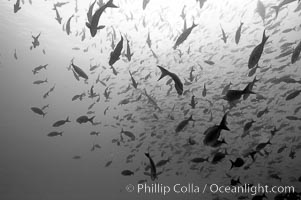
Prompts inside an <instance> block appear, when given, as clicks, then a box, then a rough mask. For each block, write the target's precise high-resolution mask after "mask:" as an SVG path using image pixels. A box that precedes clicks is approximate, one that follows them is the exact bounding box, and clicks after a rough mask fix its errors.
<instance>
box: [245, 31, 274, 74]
mask: <svg viewBox="0 0 301 200" xmlns="http://www.w3.org/2000/svg"><path fill="white" fill-rule="evenodd" d="M268 38H269V36H266V35H265V30H264V31H263V36H262V41H261V43H260V44H259V45H257V46H256V47H255V48H254V49H253V51H252V53H251V55H250V58H249V62H248V67H249V69H251V68H253V67H255V66H256V65H257V64H258V61H259V59H260V57H261V55H262V52H263V48H264V45H265V43H266V41H267V40H268Z"/></svg>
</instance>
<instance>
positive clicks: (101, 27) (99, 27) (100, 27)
mask: <svg viewBox="0 0 301 200" xmlns="http://www.w3.org/2000/svg"><path fill="white" fill-rule="evenodd" d="M104 27H105V26H98V27H97V29H98V30H99V29H103V28H104Z"/></svg>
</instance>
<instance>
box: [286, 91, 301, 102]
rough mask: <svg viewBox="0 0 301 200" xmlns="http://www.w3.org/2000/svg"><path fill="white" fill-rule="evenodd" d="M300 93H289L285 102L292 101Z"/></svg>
mask: <svg viewBox="0 0 301 200" xmlns="http://www.w3.org/2000/svg"><path fill="white" fill-rule="evenodd" d="M300 93H301V90H296V91H294V92H292V93H290V94H289V95H287V97H286V98H285V100H286V101H289V100H292V99H294V98H295V97H297V96H298V95H299V94H300Z"/></svg>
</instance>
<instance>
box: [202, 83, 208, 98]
mask: <svg viewBox="0 0 301 200" xmlns="http://www.w3.org/2000/svg"><path fill="white" fill-rule="evenodd" d="M206 94H207V89H206V84H205V83H204V89H203V92H202V96H203V97H205V96H206Z"/></svg>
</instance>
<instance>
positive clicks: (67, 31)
mask: <svg viewBox="0 0 301 200" xmlns="http://www.w3.org/2000/svg"><path fill="white" fill-rule="evenodd" d="M73 17H74V15H71V17H69V19H68V21H67V24H66V33H67V35H70V33H71V29H70V23H71V19H72V18H73Z"/></svg>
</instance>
